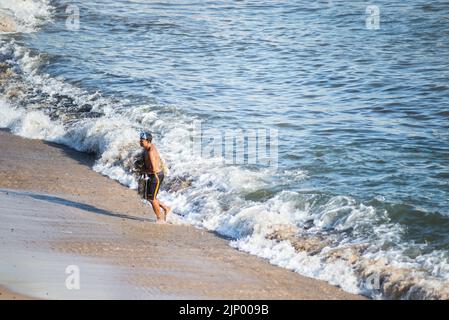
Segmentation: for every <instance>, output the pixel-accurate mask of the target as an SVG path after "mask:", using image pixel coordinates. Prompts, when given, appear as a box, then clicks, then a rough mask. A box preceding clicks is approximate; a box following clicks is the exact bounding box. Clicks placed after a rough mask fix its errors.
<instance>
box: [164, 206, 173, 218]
mask: <svg viewBox="0 0 449 320" xmlns="http://www.w3.org/2000/svg"><path fill="white" fill-rule="evenodd" d="M170 212H171V208H168V210H167V211H165V214H164V220H165V221H167V216H168V215H169V214H170Z"/></svg>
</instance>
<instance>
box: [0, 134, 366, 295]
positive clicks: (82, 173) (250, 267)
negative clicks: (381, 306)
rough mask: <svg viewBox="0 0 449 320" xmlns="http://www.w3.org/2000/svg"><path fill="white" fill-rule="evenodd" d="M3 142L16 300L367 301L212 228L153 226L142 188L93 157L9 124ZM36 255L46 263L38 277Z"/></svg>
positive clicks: (1, 167)
mask: <svg viewBox="0 0 449 320" xmlns="http://www.w3.org/2000/svg"><path fill="white" fill-rule="evenodd" d="M0 148H1V149H2V153H1V155H0V198H2V201H0V203H1V206H0V221H1V223H0V241H1V242H2V244H3V247H4V248H7V249H4V251H5V250H6V251H5V252H0V253H1V254H2V255H3V254H7V257H8V258H10V259H7V261H4V260H2V262H0V270H2V269H3V271H4V270H6V272H4V273H3V274H4V276H3V278H2V277H0V286H3V287H1V289H0V292H3V291H5V296H7V297H8V296H11V294H12V292H10V291H9V290H8V289H5V288H10V289H11V290H13V291H14V292H18V293H20V294H17V295H15V296H16V297H17V298H18V299H22V298H26V296H29V297H34V298H43V299H47V298H49V299H61V298H62V299H66V298H67V299H79V298H83V297H84V298H106V299H127V298H135V299H365V297H362V296H359V295H354V294H350V293H347V292H344V291H343V290H341V289H340V288H337V287H335V286H333V285H330V284H328V283H326V282H324V281H321V280H316V279H312V278H308V277H304V276H301V275H299V274H297V273H294V272H292V271H289V270H287V269H283V268H280V267H277V266H273V265H271V264H270V263H269V262H268V261H266V260H264V259H262V258H258V257H256V256H252V255H249V254H247V253H243V252H240V251H237V250H236V249H234V248H231V247H230V246H229V244H228V240H226V239H224V238H222V237H220V236H218V235H216V234H214V233H212V232H209V231H206V230H202V229H198V228H195V227H193V226H187V225H157V224H155V223H153V222H154V221H155V219H154V215H153V213H152V212H151V211H150V209H149V207H146V206H144V205H143V204H142V203H141V201H140V199H139V197H138V195H137V193H136V192H135V191H134V190H130V189H128V188H126V187H124V186H122V185H120V184H119V183H118V182H116V181H113V180H111V179H109V178H107V177H104V176H102V175H100V174H99V173H96V172H94V171H93V170H92V169H91V167H92V165H93V163H94V160H95V159H94V158H93V157H92V156H91V155H87V154H84V153H81V152H77V151H75V150H73V149H70V148H68V147H65V146H62V145H58V144H55V143H50V142H46V141H42V140H30V139H24V138H21V137H18V136H14V135H13V134H11V133H8V132H6V131H4V130H1V131H0ZM12 213H14V214H12ZM31 221H33V224H31ZM0 251H1V250H0ZM31 254H32V255H33V258H30V255H31ZM30 259H36V261H37V262H38V263H34V264H33V268H35V269H33V272H32V273H30V269H29V266H28V263H25V262H29V261H32V260H30ZM13 261H14V262H15V263H16V264H15V266H18V268H17V269H21V270H19V271H16V270H15V269H13V268H12V267H11V265H8V264H11V263H12V262H13ZM1 264H3V266H2V265H1ZM67 265H79V266H80V270H81V277H80V278H81V283H82V285H81V290H79V291H70V290H67V289H66V288H65V286H64V281H65V279H66V277H67V275H66V273H65V269H64V267H65V266H67ZM26 273H28V274H29V276H28V277H25V278H27V279H26V281H23V282H22V283H18V282H17V277H18V276H20V277H23V275H24V274H26ZM83 279H84V280H83ZM85 279H88V281H86V280H85ZM35 282H36V283H38V285H36V283H35ZM86 283H87V285H86ZM39 286H40V287H39ZM31 287H32V288H31ZM13 295H14V294H13Z"/></svg>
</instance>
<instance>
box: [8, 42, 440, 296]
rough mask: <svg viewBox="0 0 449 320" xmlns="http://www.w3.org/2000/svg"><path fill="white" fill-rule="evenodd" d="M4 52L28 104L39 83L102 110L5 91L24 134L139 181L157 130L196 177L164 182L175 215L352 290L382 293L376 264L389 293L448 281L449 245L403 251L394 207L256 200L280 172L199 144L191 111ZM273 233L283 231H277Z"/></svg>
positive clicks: (288, 197) (175, 159) (178, 168)
mask: <svg viewBox="0 0 449 320" xmlns="http://www.w3.org/2000/svg"><path fill="white" fill-rule="evenodd" d="M0 55H3V56H4V57H5V59H4V60H5V61H9V62H8V64H9V66H10V68H11V69H12V70H14V71H15V72H16V73H17V74H18V76H17V77H16V78H11V80H10V81H11V82H10V83H9V84H8V82H6V83H7V85H6V86H5V90H6V91H7V90H9V89H11V88H13V89H15V90H18V89H17V88H22V89H21V90H23V91H24V93H23V96H24V97H25V98H23V99H25V100H23V99H22V98H17V99H19V102H22V104H27V103H26V102H27V100H26V95H27V90H28V91H30V92H34V91H35V90H36V89H39V90H40V91H41V92H42V93H44V94H46V95H48V96H49V97H56V96H64V97H67V98H70V99H72V100H73V103H74V105H75V106H82V105H84V104H85V103H88V104H90V105H91V106H92V111H94V112H97V113H100V114H101V115H100V116H97V117H90V118H89V117H87V118H78V119H71V118H70V117H69V116H67V115H66V114H65V113H64V112H63V111H61V110H62V109H61V110H59V109H58V108H52V107H54V106H52V105H51V104H52V103H54V102H53V100H48V101H47V100H44V101H43V102H37V103H33V104H27V106H26V108H21V107H16V106H15V105H20V103H17V101H15V100H14V99H9V100H8V99H7V98H6V97H3V98H1V99H0V126H2V127H8V128H10V129H11V130H12V132H14V133H16V134H19V135H21V136H24V137H28V138H37V139H46V140H51V141H55V142H59V143H63V144H66V145H68V146H71V147H73V148H75V149H77V150H80V151H85V152H94V153H96V154H97V156H98V160H97V161H96V164H95V166H94V168H93V169H94V170H96V171H98V172H100V173H102V174H104V175H106V176H108V177H110V178H112V179H115V180H118V181H119V182H120V183H122V184H124V185H126V186H129V187H131V188H135V187H136V186H137V184H136V180H135V178H134V177H133V176H132V174H131V173H130V171H129V169H130V166H131V160H132V158H133V155H135V154H136V153H137V152H138V151H139V149H140V147H139V145H138V143H137V142H138V141H137V137H138V132H139V130H141V129H149V130H151V131H153V132H155V134H156V135H155V139H156V143H157V145H158V147H159V149H160V151H161V152H162V154H163V155H164V157H165V158H166V160H167V161H168V163H169V165H170V167H171V168H170V169H171V170H170V171H171V174H170V176H169V177H168V178H167V183H168V184H170V183H171V182H173V181H174V180H176V179H180V180H188V181H189V183H188V186H187V187H183V188H179V189H177V190H175V191H171V192H168V191H162V192H161V198H162V200H163V201H167V202H168V203H170V205H171V206H172V207H173V208H174V212H175V214H176V215H172V219H173V221H175V222H176V223H190V224H193V225H196V226H199V227H204V228H207V229H209V230H213V231H216V232H218V233H220V234H223V235H226V236H229V237H232V238H233V239H234V240H233V241H232V242H231V245H232V246H234V247H236V248H238V249H240V250H243V251H246V252H249V253H251V254H255V255H258V256H260V257H263V258H266V259H268V260H269V261H270V262H271V263H273V264H276V265H279V266H281V267H284V268H288V269H291V270H294V271H296V272H299V273H301V274H304V275H307V276H310V277H314V278H318V279H323V280H326V281H328V282H330V283H332V284H336V285H339V286H341V287H342V288H343V289H345V290H347V291H349V292H354V293H366V294H370V295H372V296H373V297H377V296H378V295H379V292H378V291H375V290H371V289H369V288H367V286H366V284H365V282H364V278H366V277H367V276H369V275H371V273H370V272H372V270H371V269H370V268H377V269H375V270H377V271H376V272H379V274H380V275H383V277H386V274H389V275H390V276H388V277H389V278H388V279H387V278H386V279H387V280H388V281H390V282H388V281H386V282H385V283H387V284H388V283H392V285H391V286H389V287H385V290H384V292H382V294H384V296H387V294H390V295H394V294H395V292H394V290H393V289H392V288H395V287H394V285H393V284H394V283H395V282H394V280H391V279H392V277H391V274H400V275H401V276H398V277H397V279H405V280H401V281H409V282H410V283H413V284H414V285H415V287H413V288H416V287H417V286H418V285H419V288H425V289H419V290H423V291H422V292H424V293H422V292H421V291H419V290H418V291H416V289H413V290H415V291H413V290H412V289H410V288H411V287H410V288H409V287H406V288H404V289H403V292H402V293H401V294H402V295H403V297H409V298H410V297H434V296H436V295H435V292H437V293H438V292H440V293H441V292H442V290H443V289H442V288H441V285H442V281H443V280H445V281H447V280H448V275H449V266H448V263H447V259H448V257H447V253H444V252H436V251H435V252H433V253H432V254H427V255H422V256H419V257H417V258H415V259H411V258H408V257H407V256H406V255H405V254H404V251H405V250H406V249H407V248H408V246H409V244H403V241H402V239H401V237H402V235H403V233H404V230H403V228H402V227H401V226H400V225H398V224H395V223H392V222H391V221H390V219H389V217H388V214H387V212H385V211H382V210H379V209H376V208H374V207H372V206H367V205H364V204H363V203H359V202H357V201H356V200H355V199H353V198H352V197H349V196H328V197H327V198H324V199H323V197H322V195H318V194H301V193H298V192H292V191H282V192H278V193H275V194H274V195H273V194H271V195H269V196H267V197H268V198H267V199H263V200H260V199H259V200H250V199H249V198H250V197H249V198H248V196H249V195H250V194H251V193H252V192H255V191H260V190H272V188H273V187H274V186H275V185H274V184H275V183H277V182H276V180H273V179H272V178H273V177H274V176H275V175H277V174H279V172H274V171H272V169H270V168H264V169H259V170H250V169H247V168H242V167H235V166H224V165H223V163H222V161H221V160H220V159H206V158H201V157H198V155H195V154H193V153H192V152H191V149H190V143H191V140H190V132H191V130H190V124H191V123H190V120H191V119H189V118H188V117H186V116H177V118H176V119H173V118H172V117H169V118H164V117H162V116H160V115H159V113H158V112H157V109H158V108H157V106H152V105H140V106H136V107H133V108H128V109H121V108H119V106H117V105H116V104H115V103H114V102H112V101H110V100H108V99H107V98H104V97H102V96H101V94H100V93H89V92H84V91H83V90H81V89H79V88H76V87H74V86H71V85H69V84H67V83H65V82H64V81H63V80H62V79H54V78H51V77H49V76H47V75H43V74H40V73H39V72H37V68H38V66H39V64H40V63H41V59H40V57H39V56H32V55H31V54H30V53H29V52H28V50H26V49H24V48H22V47H19V46H18V45H16V44H15V43H14V42H8V43H0ZM17 81H20V83H17ZM18 84H20V85H18ZM27 88H28V89H27ZM6 91H5V92H6ZM18 96H19V97H20V96H21V95H20V94H19V95H18ZM20 99H22V100H20ZM55 99H56V98H55ZM52 119H53V120H52ZM306 178H307V174H306V172H304V171H301V170H296V171H294V172H283V173H281V177H280V179H281V181H282V179H294V181H297V182H298V183H300V182H301V181H302V180H303V179H306ZM285 230H287V231H285ZM275 233H278V234H283V236H279V237H272V235H273V234H275ZM295 237H302V238H301V239H306V240H305V241H306V242H307V239H312V240H313V239H315V238H316V239H317V240H316V241H312V242H311V243H310V244H309V245H308V246H305V245H301V244H299V245H298V243H296V245H295ZM398 244H401V246H399V245H398ZM379 261H384V262H385V263H379ZM374 262H375V263H374ZM418 269H420V270H424V271H422V272H424V273H423V274H425V275H426V276H428V278H426V276H423V277H422V278H416V279H411V278H410V277H407V275H406V274H407V272H405V271H397V270H418ZM395 270H396V271H395ZM401 277H402V278H401ZM423 283H425V284H423Z"/></svg>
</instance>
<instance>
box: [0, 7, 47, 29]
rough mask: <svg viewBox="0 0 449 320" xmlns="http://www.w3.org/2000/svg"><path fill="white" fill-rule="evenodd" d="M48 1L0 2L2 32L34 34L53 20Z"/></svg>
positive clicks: (0, 26)
mask: <svg viewBox="0 0 449 320" xmlns="http://www.w3.org/2000/svg"><path fill="white" fill-rule="evenodd" d="M52 10H53V8H52V6H51V5H50V2H49V1H48V0H0V32H8V33H9V32H24V33H29V32H34V31H36V30H38V28H39V27H40V26H42V25H43V24H45V23H47V22H48V21H50V19H51V13H52Z"/></svg>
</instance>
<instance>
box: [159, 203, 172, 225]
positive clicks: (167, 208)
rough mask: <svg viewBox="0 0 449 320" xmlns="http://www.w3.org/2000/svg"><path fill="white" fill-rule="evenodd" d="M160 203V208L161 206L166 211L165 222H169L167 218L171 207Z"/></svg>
mask: <svg viewBox="0 0 449 320" xmlns="http://www.w3.org/2000/svg"><path fill="white" fill-rule="evenodd" d="M158 202H159V206H160V207H161V208H162V209H164V211H165V215H164V220H167V216H168V214H169V213H170V212H171V208H170V207H169V206H167V205H165V204H163V203H162V202H160V201H158Z"/></svg>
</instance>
